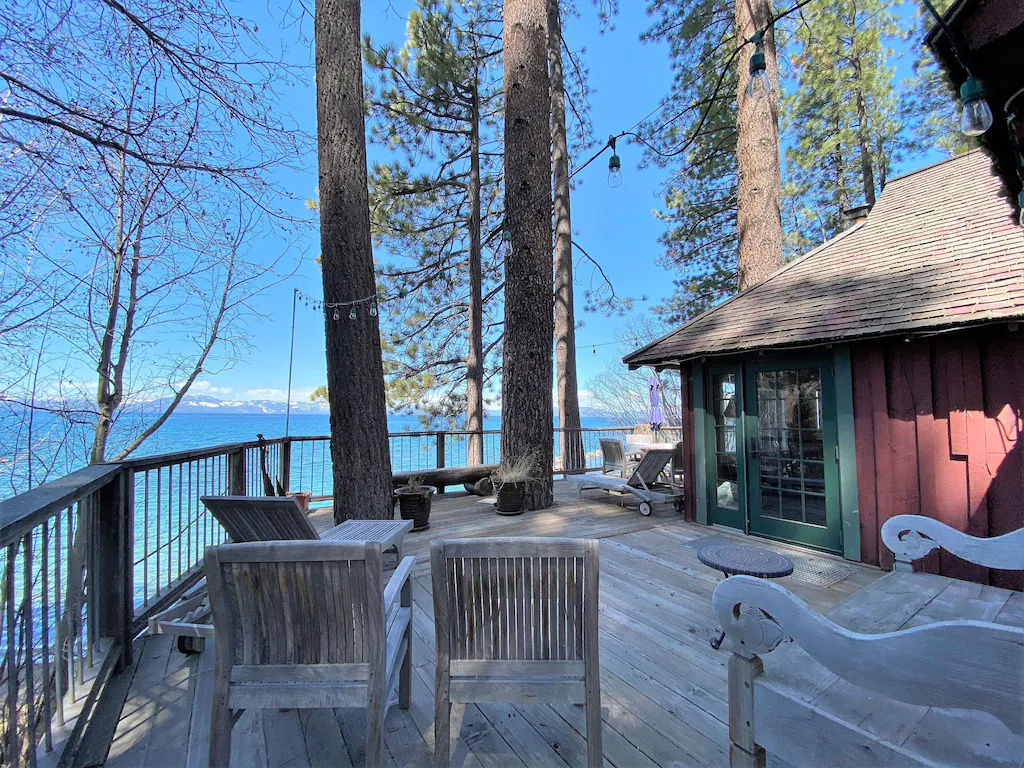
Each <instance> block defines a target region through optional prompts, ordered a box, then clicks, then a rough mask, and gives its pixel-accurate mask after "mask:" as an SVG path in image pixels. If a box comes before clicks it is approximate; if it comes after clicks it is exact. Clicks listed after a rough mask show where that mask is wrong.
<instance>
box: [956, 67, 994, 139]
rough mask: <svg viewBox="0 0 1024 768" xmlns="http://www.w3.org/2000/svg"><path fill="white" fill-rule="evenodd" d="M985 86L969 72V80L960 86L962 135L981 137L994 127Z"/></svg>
mask: <svg viewBox="0 0 1024 768" xmlns="http://www.w3.org/2000/svg"><path fill="white" fill-rule="evenodd" d="M987 95H988V94H987V93H986V92H985V85H984V83H982V82H981V80H979V79H978V78H976V77H975V76H974V75H972V74H971V73H970V70H968V73H967V79H966V80H965V81H964V84H963V85H961V86H960V105H961V107H962V110H961V112H960V133H962V134H963V135H964V136H981V134H983V133H985V131H987V130H988V129H989V128H991V127H992V108H991V107H990V106H989V105H988V101H986V99H985V97H986V96H987Z"/></svg>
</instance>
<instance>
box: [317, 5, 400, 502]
mask: <svg viewBox="0 0 1024 768" xmlns="http://www.w3.org/2000/svg"><path fill="white" fill-rule="evenodd" d="M314 27H315V37H316V96H317V99H316V107H317V121H318V127H317V138H318V148H319V161H320V247H321V253H322V272H323V281H324V301H325V302H327V303H335V302H346V301H353V300H358V299H364V298H367V297H372V296H374V294H375V293H376V286H375V283H374V274H373V253H372V250H371V245H370V213H369V199H368V195H367V186H366V130H365V125H364V117H363V69H362V51H361V47H360V37H359V0H317V3H316V12H315V18H314ZM369 307H370V305H369V304H368V303H363V304H359V305H356V307H355V310H356V318H355V319H354V320H350V319H349V311H348V310H349V308H348V307H340V308H338V310H337V313H338V315H339V319H338V320H335V319H334V315H335V310H334V309H332V308H329V307H328V308H325V310H324V316H325V326H326V337H327V391H328V398H329V402H330V408H331V459H332V461H333V463H334V519H335V521H336V522H342V521H344V520H347V519H349V518H350V517H354V518H372V519H381V518H390V517H391V516H392V515H393V512H392V507H391V455H390V451H389V449H388V427H387V407H386V405H385V400H384V371H383V365H382V363H381V356H380V329H379V327H378V325H377V317H376V316H374V315H371V314H370V312H369Z"/></svg>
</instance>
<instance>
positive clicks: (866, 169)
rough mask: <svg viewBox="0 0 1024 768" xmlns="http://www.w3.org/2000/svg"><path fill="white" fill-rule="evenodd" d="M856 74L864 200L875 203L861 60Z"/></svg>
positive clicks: (858, 135) (856, 63) (855, 63)
mask: <svg viewBox="0 0 1024 768" xmlns="http://www.w3.org/2000/svg"><path fill="white" fill-rule="evenodd" d="M854 73H855V74H856V82H857V85H856V86H855V88H856V91H857V93H856V102H857V143H858V144H860V173H861V177H862V179H863V182H864V202H865V203H867V204H868V205H874V204H875V172H874V167H873V165H872V158H871V135H870V131H869V129H868V105H867V102H866V101H865V100H864V88H863V84H862V82H861V77H862V72H861V66H860V60H859V59H858V60H857V61H855V62H854Z"/></svg>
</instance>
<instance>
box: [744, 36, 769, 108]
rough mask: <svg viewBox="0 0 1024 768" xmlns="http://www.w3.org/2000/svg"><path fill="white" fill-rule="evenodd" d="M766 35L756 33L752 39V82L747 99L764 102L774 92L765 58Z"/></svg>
mask: <svg viewBox="0 0 1024 768" xmlns="http://www.w3.org/2000/svg"><path fill="white" fill-rule="evenodd" d="M763 39H764V33H763V32H760V31H758V32H755V33H754V36H753V37H752V38H750V40H751V42H752V43H754V46H755V48H754V53H753V54H751V56H750V82H749V83H748V84H747V98H748V99H753V100H754V101H762V100H763V99H764V97H765V96H767V95H768V94H769V93H771V92H772V81H771V79H770V78H769V77H768V62H767V60H766V59H765V57H764V45H763Z"/></svg>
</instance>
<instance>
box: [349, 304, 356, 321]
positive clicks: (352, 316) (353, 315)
mask: <svg viewBox="0 0 1024 768" xmlns="http://www.w3.org/2000/svg"><path fill="white" fill-rule="evenodd" d="M348 319H349V320H355V319H356V307H355V305H354V304H353V305H352V309H350V310H349V311H348Z"/></svg>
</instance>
